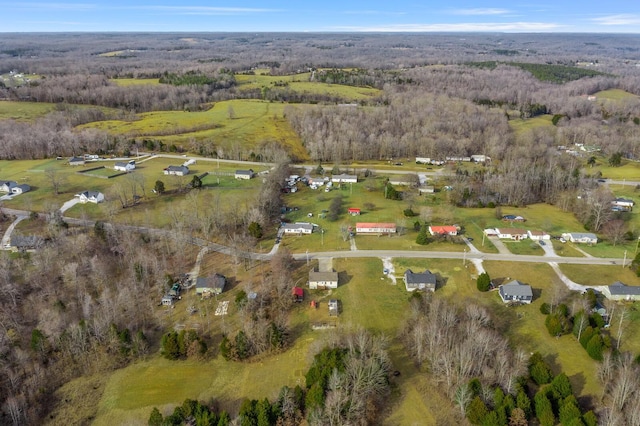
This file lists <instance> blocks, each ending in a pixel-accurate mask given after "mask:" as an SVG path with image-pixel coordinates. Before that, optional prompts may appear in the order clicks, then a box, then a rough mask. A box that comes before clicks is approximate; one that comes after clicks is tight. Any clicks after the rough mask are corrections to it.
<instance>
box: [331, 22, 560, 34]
mask: <svg viewBox="0 0 640 426" xmlns="http://www.w3.org/2000/svg"><path fill="white" fill-rule="evenodd" d="M561 28H562V25H560V24H555V23H551V22H500V23H493V22H478V23H475V22H472V23H457V24H395V25H380V26H373V27H356V26H352V27H346V26H343V27H333V28H332V29H331V31H358V32H399V33H401V32H491V31H499V32H545V31H557V30H559V29H561Z"/></svg>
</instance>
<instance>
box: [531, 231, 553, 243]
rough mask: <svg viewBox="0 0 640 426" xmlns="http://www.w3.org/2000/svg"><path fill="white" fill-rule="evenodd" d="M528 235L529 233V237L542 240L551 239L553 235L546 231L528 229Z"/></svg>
mask: <svg viewBox="0 0 640 426" xmlns="http://www.w3.org/2000/svg"><path fill="white" fill-rule="evenodd" d="M527 235H529V238H530V239H532V240H533V241H542V240H550V239H551V235H549V234H547V233H546V232H544V231H531V230H529V231H527Z"/></svg>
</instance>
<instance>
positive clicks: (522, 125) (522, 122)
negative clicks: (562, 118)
mask: <svg viewBox="0 0 640 426" xmlns="http://www.w3.org/2000/svg"><path fill="white" fill-rule="evenodd" d="M551 118H552V116H551V115H549V114H545V115H539V116H537V117H533V118H514V119H512V120H509V126H511V129H513V131H514V132H516V133H517V134H522V133H524V132H526V131H528V130H532V129H534V128H537V127H548V128H553V124H552V123H551Z"/></svg>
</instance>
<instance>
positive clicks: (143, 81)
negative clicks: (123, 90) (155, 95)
mask: <svg viewBox="0 0 640 426" xmlns="http://www.w3.org/2000/svg"><path fill="white" fill-rule="evenodd" d="M111 81H112V82H113V83H115V84H116V85H117V86H121V87H128V86H148V85H156V84H160V79H159V78H114V79H112V80H111Z"/></svg>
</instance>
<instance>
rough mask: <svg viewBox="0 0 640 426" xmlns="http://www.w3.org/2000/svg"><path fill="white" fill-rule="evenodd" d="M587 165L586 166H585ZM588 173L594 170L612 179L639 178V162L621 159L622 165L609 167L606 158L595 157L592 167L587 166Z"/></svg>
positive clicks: (632, 179)
mask: <svg viewBox="0 0 640 426" xmlns="http://www.w3.org/2000/svg"><path fill="white" fill-rule="evenodd" d="M587 167H588V166H587ZM587 170H588V171H589V173H590V174H594V173H596V172H598V171H599V172H600V173H602V177H604V178H607V179H614V180H624V179H626V180H631V181H638V180H640V164H639V163H636V162H633V161H628V160H622V165H620V166H619V167H611V166H610V165H609V163H608V159H606V158H602V157H597V160H596V165H595V166H594V167H593V168H587Z"/></svg>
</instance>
